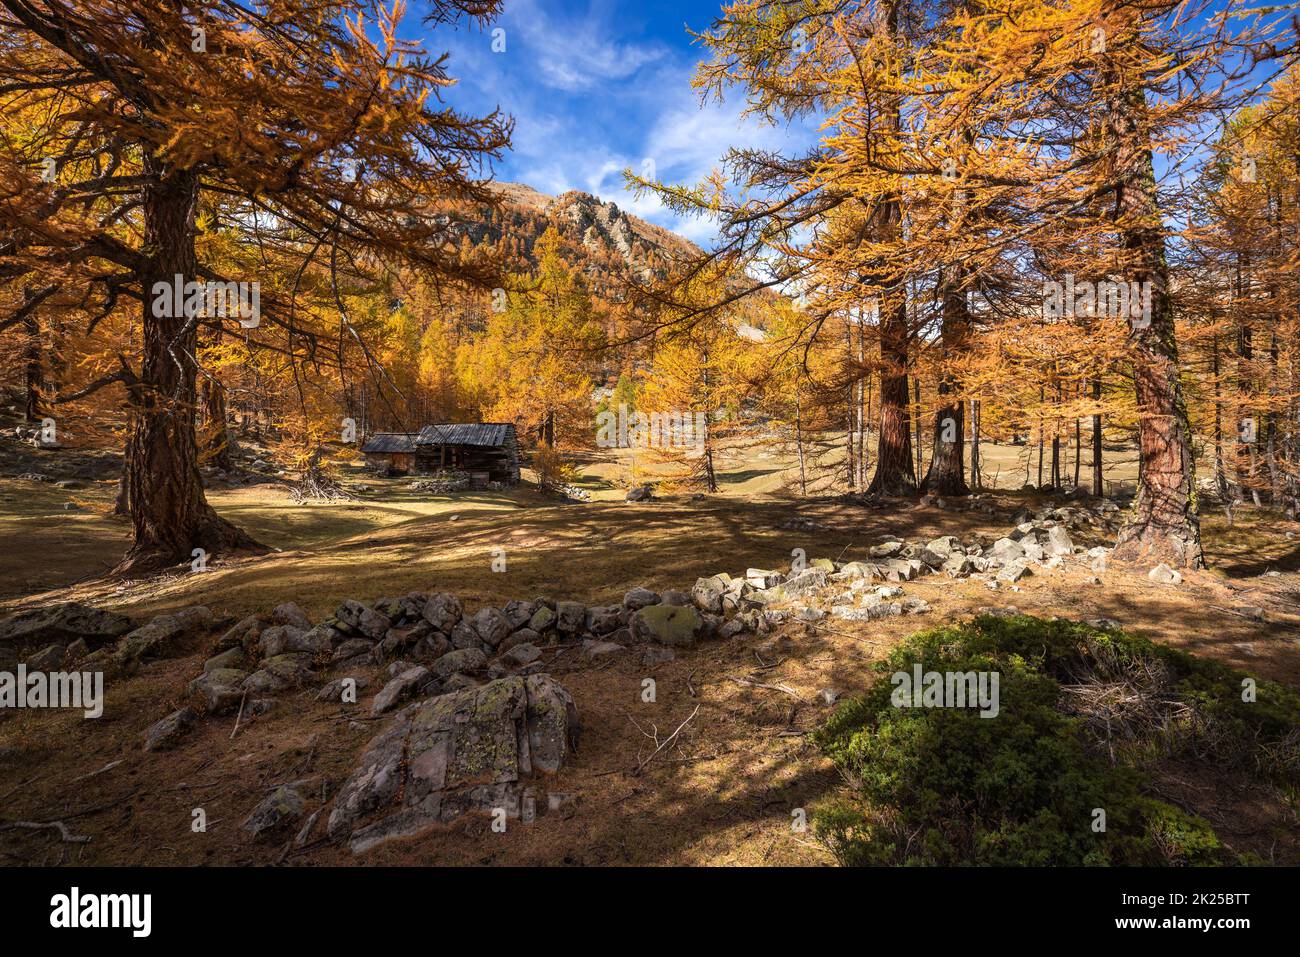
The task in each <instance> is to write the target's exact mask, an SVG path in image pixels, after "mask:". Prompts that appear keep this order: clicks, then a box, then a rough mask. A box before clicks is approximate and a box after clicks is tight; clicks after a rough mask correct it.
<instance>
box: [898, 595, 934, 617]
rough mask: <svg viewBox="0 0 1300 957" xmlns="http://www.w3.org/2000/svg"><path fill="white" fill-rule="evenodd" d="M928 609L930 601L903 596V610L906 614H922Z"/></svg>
mask: <svg viewBox="0 0 1300 957" xmlns="http://www.w3.org/2000/svg"><path fill="white" fill-rule="evenodd" d="M929 610H930V603H929V602H928V601H926V600H925V599H924V598H904V599H903V612H904V613H905V614H908V615H924V614H925V613H926V612H928V611H929Z"/></svg>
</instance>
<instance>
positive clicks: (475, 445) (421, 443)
mask: <svg viewBox="0 0 1300 957" xmlns="http://www.w3.org/2000/svg"><path fill="white" fill-rule="evenodd" d="M415 469H416V471H417V472H420V473H423V474H428V473H430V472H438V471H443V470H447V471H453V472H467V473H468V474H469V477H470V485H471V487H473V488H482V487H483V486H485V485H487V484H488V483H489V482H500V483H502V484H504V485H516V484H518V482H519V443H518V440H517V439H516V436H515V427H514V426H513V425H511V424H510V423H508V422H482V423H476V424H456V423H447V424H443V425H426V426H425V427H424V428H422V429H421V430H420V434H419V435H417V436H416V437H415Z"/></svg>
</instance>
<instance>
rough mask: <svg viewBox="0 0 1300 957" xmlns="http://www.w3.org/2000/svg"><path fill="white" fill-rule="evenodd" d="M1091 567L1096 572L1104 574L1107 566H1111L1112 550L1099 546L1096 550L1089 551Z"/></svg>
mask: <svg viewBox="0 0 1300 957" xmlns="http://www.w3.org/2000/svg"><path fill="white" fill-rule="evenodd" d="M1088 559H1089V566H1090V567H1091V568H1092V570H1093V571H1095V572H1098V573H1100V572H1104V571H1105V570H1106V566H1107V565H1109V564H1110V549H1109V548H1103V547H1102V546H1100V545H1098V546H1097V547H1096V548H1090V549H1088Z"/></svg>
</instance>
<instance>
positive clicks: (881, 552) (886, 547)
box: [867, 541, 905, 558]
mask: <svg viewBox="0 0 1300 957" xmlns="http://www.w3.org/2000/svg"><path fill="white" fill-rule="evenodd" d="M904 545H905V543H904V542H900V541H889V542H882V543H881V544H879V545H872V546H871V547H870V548H868V549H867V554H868V555H869V556H870V557H872V558H893V557H894V556H895V555H898V554H899V553H900V552H902V550H903V547H904Z"/></svg>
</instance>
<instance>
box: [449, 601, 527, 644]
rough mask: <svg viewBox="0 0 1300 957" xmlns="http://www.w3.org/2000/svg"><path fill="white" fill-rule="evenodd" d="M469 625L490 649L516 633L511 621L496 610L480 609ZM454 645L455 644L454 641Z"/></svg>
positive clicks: (470, 619) (471, 618)
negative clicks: (512, 633) (513, 632)
mask: <svg viewBox="0 0 1300 957" xmlns="http://www.w3.org/2000/svg"><path fill="white" fill-rule="evenodd" d="M469 624H470V627H472V628H473V629H474V631H475V632H476V633H477V634H478V637H479V638H480V639H481V640H482V642H483V644H485V645H487V646H488V647H489V648H495V647H496V646H497V645H499V644H501V642H502V640H503V639H504V638H505V637H506V636H507V635H508V634H510V632H512V631H514V629H513V628H511V627H510V620H509V619H508V618H506V616H505V614H504V613H503V612H501V611H500V610H498V609H496V608H480V609H479V610H478V611H477V612H475V613H474V614H473V615H472V616H471V617H470V618H469ZM452 644H455V642H454V641H453V642H452Z"/></svg>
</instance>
